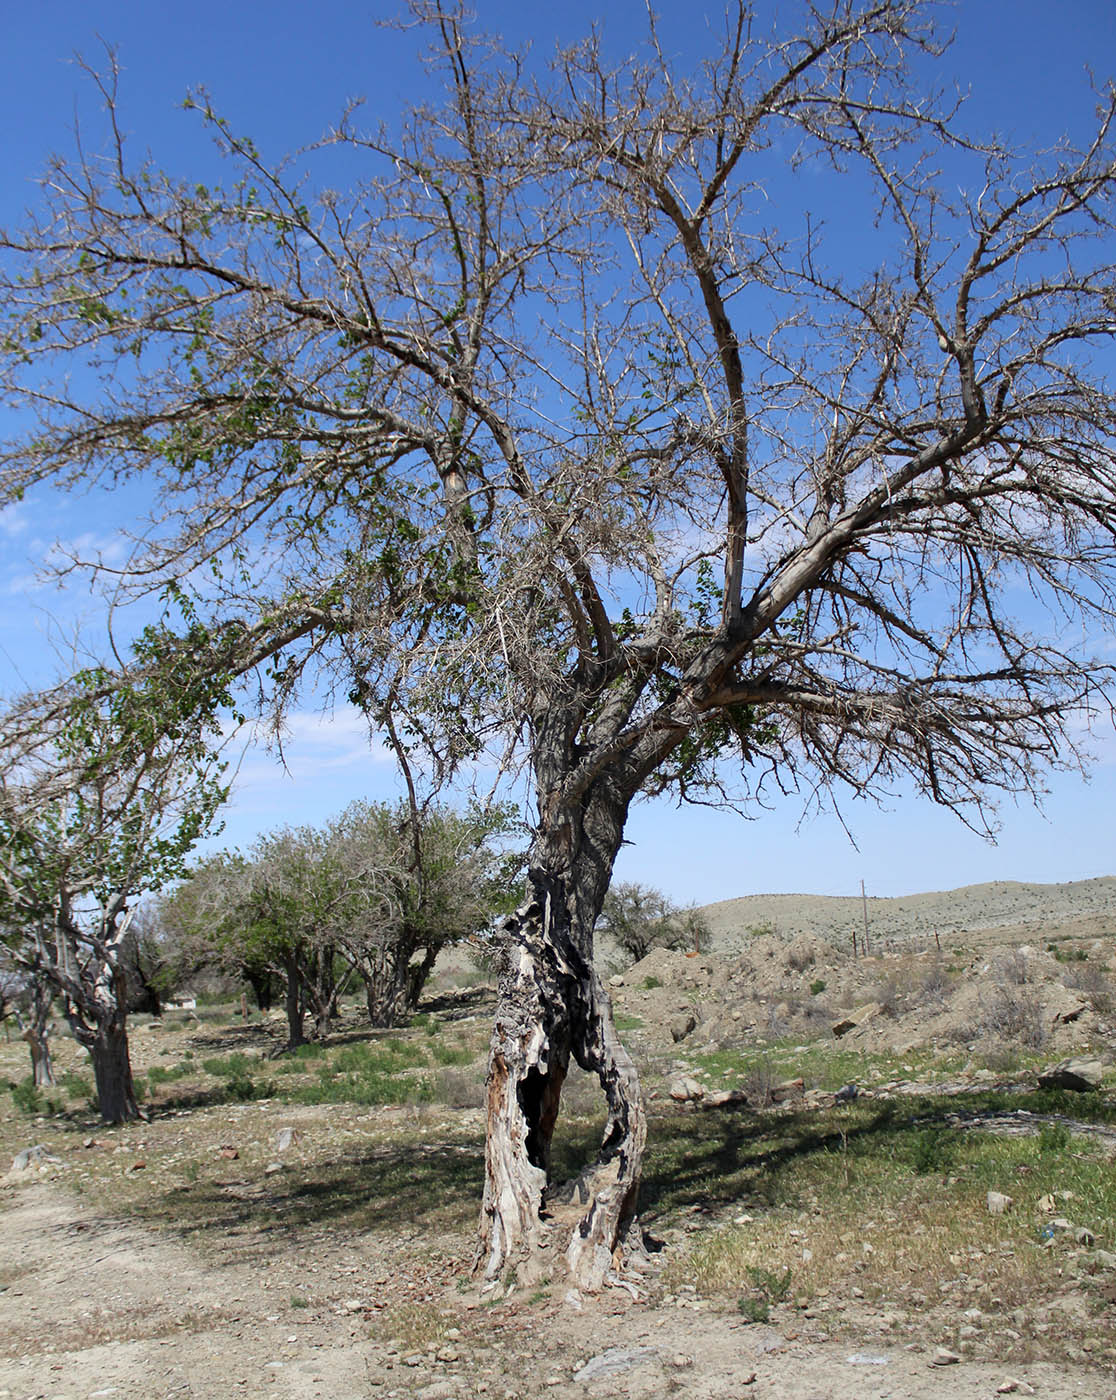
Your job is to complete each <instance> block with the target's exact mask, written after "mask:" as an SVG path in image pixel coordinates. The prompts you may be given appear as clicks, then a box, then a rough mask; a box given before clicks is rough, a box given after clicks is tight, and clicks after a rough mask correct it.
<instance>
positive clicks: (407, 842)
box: [163, 802, 520, 1046]
mask: <svg viewBox="0 0 1116 1400" xmlns="http://www.w3.org/2000/svg"><path fill="white" fill-rule="evenodd" d="M511 828H512V823H511V821H510V818H509V815H508V813H507V812H506V811H505V810H504V809H502V808H498V809H488V810H484V809H481V808H476V809H473V810H470V811H467V812H454V811H452V810H450V809H449V808H446V807H442V806H439V805H437V804H434V803H430V802H428V803H426V804H423V805H421V806H420V805H418V804H416V806H415V807H413V808H412V807H411V805H410V804H409V803H407V802H404V803H401V804H398V805H394V806H393V805H389V804H387V803H372V802H354V803H352V804H351V805H350V806H349V807H347V808H346V809H345V811H344V812H342V813H341V815H340V816H338V817H336V818H334V820H333V821H331V822H329V823H328V824H327V825H326V826H325V827H323V828H321V829H315V828H312V827H298V828H291V827H287V828H284V829H282V830H280V831H276V832H273V833H271V834H270V835H268V836H265V837H263V838H261V839H260V840H259V841H258V842H257V843H256V844H255V845H254V846H253V847H252V849H251V850H250V851H249V852H248V854H247V855H244V856H240V855H230V854H227V853H226V854H225V855H223V856H216V857H209V858H208V859H206V860H204V861H202V862H200V863H199V865H198V866H197V867H195V869H194V870H193V871H191V872H189V874H190V876H191V878H190V879H188V880H186V881H185V882H184V883H183V884H182V885H181V886H179V888H178V889H177V890H176V891H175V892H174V893H173V894H172V895H170V896H169V897H168V898H167V899H166V900H165V901H164V903H163V911H164V918H165V920H166V922H167V924H168V925H169V926H170V927H171V928H173V929H175V930H176V931H177V939H178V941H179V942H180V946H182V947H183V948H185V949H192V950H193V956H195V957H197V956H200V955H201V954H200V950H201V949H203V948H205V947H208V948H209V949H210V950H211V955H212V954H213V953H215V955H216V957H217V959H218V961H219V962H220V964H221V965H222V966H223V967H224V968H226V969H227V970H235V971H237V972H238V973H239V974H240V975H243V976H245V977H248V976H249V972H250V971H253V972H254V974H255V976H256V978H257V980H258V978H259V974H260V973H261V972H264V973H266V974H268V975H270V976H274V977H276V978H277V979H278V980H280V981H281V982H282V983H283V985H284V986H285V988H286V999H287V1015H288V1027H289V1038H288V1045H289V1046H294V1045H299V1044H301V1043H302V1042H303V1039H304V1031H303V1022H304V1018H305V1015H306V1012H307V1010H310V1011H312V1012H313V1014H314V1017H315V1034H316V1035H318V1036H323V1035H325V1034H326V1033H327V1031H328V1028H329V1022H330V1020H331V1019H332V1017H333V1016H334V1015H335V1014H336V1002H337V997H338V995H339V992H340V988H341V982H342V981H343V980H346V979H345V977H344V974H346V973H348V974H351V976H355V977H359V979H360V980H361V982H362V983H363V984H364V989H365V1000H366V1003H367V1006H368V1015H369V1019H370V1020H371V1022H372V1024H373V1025H374V1026H393V1025H395V1024H397V1022H398V1021H399V1019H400V1018H401V1017H402V1016H404V1015H406V1014H407V1013H408V1012H411V1011H413V1010H414V1009H415V1008H416V1007H417V1005H418V1001H419V997H420V996H421V995H422V991H423V988H424V987H425V986H426V982H427V980H428V978H429V976H430V974H431V972H432V971H433V969H434V963H435V960H436V959H437V956H438V954H439V952H441V950H442V949H443V948H445V947H446V946H447V945H449V944H451V943H456V942H460V941H461V940H462V939H464V938H466V937H468V936H469V935H470V934H474V933H477V932H480V931H481V930H483V929H484V928H486V927H488V926H490V925H491V924H492V922H493V921H494V920H495V918H496V917H497V916H498V915H499V914H502V913H506V912H508V911H509V910H510V909H511V907H512V905H513V903H514V898H513V896H512V889H513V886H514V881H515V880H516V877H517V875H518V873H519V870H520V861H519V859H518V858H517V857H516V856H515V855H514V854H509V853H507V852H505V851H503V850H502V849H500V848H499V847H498V846H497V845H496V844H495V843H494V842H495V838H498V837H502V836H505V835H506V834H507V833H508V832H509V830H510V829H511ZM339 969H340V973H339Z"/></svg>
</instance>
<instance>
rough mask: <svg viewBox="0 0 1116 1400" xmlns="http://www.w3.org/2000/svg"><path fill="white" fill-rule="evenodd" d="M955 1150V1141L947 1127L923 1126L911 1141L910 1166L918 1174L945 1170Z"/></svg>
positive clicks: (922, 1174)
mask: <svg viewBox="0 0 1116 1400" xmlns="http://www.w3.org/2000/svg"><path fill="white" fill-rule="evenodd" d="M955 1151H956V1143H955V1142H954V1139H953V1137H952V1135H951V1134H950V1132H949V1130H948V1129H946V1128H943V1127H940V1126H938V1127H933V1128H923V1130H922V1131H921V1132H920V1133H916V1134H915V1136H914V1138H913V1139H912V1141H911V1166H912V1167H913V1168H914V1170H915V1173H916V1175H918V1176H929V1175H930V1174H931V1173H933V1172H944V1171H947V1170H948V1169H949V1166H950V1164H951V1163H952V1161H953V1157H954V1153H955Z"/></svg>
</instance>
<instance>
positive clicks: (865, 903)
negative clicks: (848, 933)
mask: <svg viewBox="0 0 1116 1400" xmlns="http://www.w3.org/2000/svg"><path fill="white" fill-rule="evenodd" d="M860 907H861V909H862V910H863V911H864V956H865V957H867V956H868V896H867V895H866V894H865V893H864V881H863V880H861V882H860Z"/></svg>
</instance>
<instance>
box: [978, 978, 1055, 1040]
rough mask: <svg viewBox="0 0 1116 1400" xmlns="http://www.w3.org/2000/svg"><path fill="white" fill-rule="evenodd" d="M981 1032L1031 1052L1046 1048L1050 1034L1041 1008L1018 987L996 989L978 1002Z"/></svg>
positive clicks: (1007, 986)
mask: <svg viewBox="0 0 1116 1400" xmlns="http://www.w3.org/2000/svg"><path fill="white" fill-rule="evenodd" d="M980 1030H981V1032H982V1033H983V1034H985V1035H995V1036H999V1037H1000V1038H1001V1039H1003V1040H1007V1041H1015V1042H1017V1043H1018V1044H1020V1045H1026V1046H1027V1047H1028V1048H1030V1049H1032V1050H1038V1049H1040V1048H1041V1047H1042V1046H1043V1045H1045V1044H1046V1041H1047V1037H1048V1034H1049V1028H1048V1027H1047V1024H1046V1021H1045V1019H1044V1017H1043V1014H1042V1007H1041V1006H1040V1005H1039V1004H1038V1002H1037V1001H1036V1000H1035V999H1034V997H1033V996H1031V995H1029V994H1028V993H1027V992H1025V991H1023V990H1022V988H1021V987H1020V986H1018V984H1015V985H1005V986H1000V987H996V988H995V989H994V990H993V991H992V993H991V995H990V996H987V997H984V996H982V997H981V998H980Z"/></svg>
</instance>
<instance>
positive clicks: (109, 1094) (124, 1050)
mask: <svg viewBox="0 0 1116 1400" xmlns="http://www.w3.org/2000/svg"><path fill="white" fill-rule="evenodd" d="M88 1049H89V1052H90V1054H91V1056H92V1058H93V1078H94V1079H95V1081H96V1084H97V1107H98V1109H99V1110H100V1114H101V1117H102V1118H103V1119H104V1120H105V1122H106V1123H130V1122H131V1121H132V1120H133V1119H134V1118H138V1117H139V1104H138V1103H137V1102H136V1090H135V1085H134V1084H133V1083H132V1065H131V1061H130V1060H129V1058H128V1032H127V1030H126V1028H125V1026H124V1022H123V1018H119V1019H118V1018H115V1017H114V1018H112V1019H111V1020H109V1021H106V1022H103V1023H102V1024H101V1025H99V1026H98V1027H97V1028H96V1032H95V1033H94V1035H93V1037H92V1039H91V1041H90V1043H89V1045H88Z"/></svg>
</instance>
